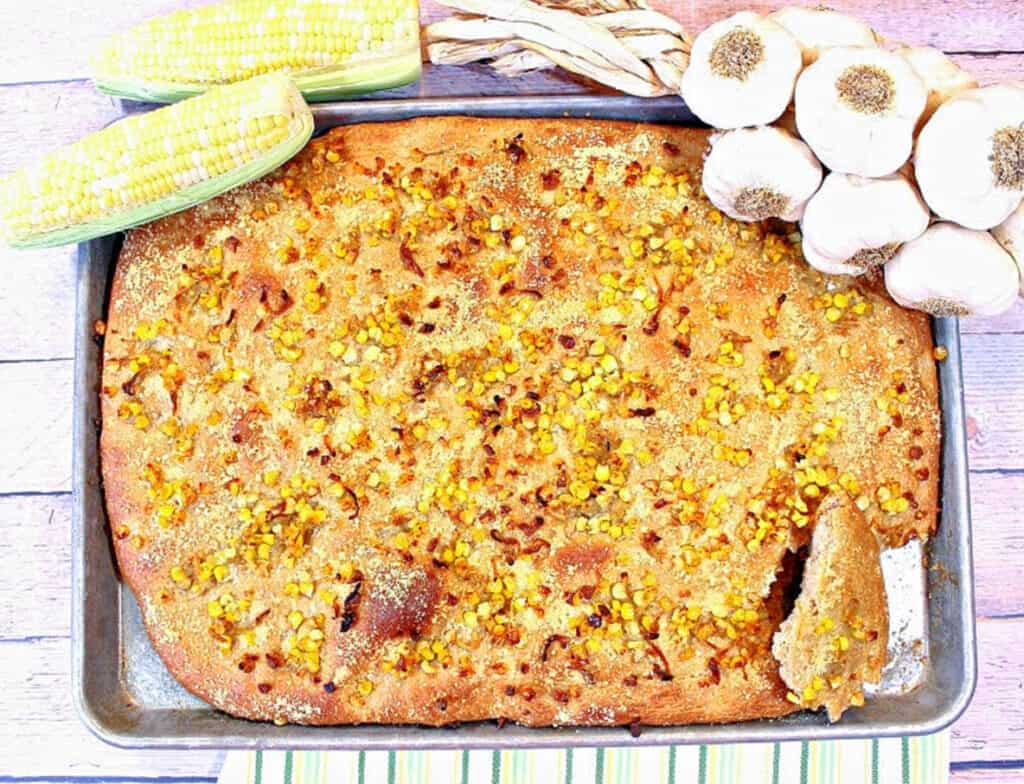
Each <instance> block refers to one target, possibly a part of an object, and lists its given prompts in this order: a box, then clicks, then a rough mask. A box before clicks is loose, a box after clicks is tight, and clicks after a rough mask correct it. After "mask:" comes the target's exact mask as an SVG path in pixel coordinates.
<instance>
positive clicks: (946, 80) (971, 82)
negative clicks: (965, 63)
mask: <svg viewBox="0 0 1024 784" xmlns="http://www.w3.org/2000/svg"><path fill="white" fill-rule="evenodd" d="M895 51H896V54H898V55H899V56H900V57H902V58H903V59H904V60H906V61H907V62H908V63H910V67H911V68H913V69H914V72H915V73H916V74H917V75H918V76H920V77H921V81H922V82H924V86H925V89H927V90H928V102H927V103H926V104H925V107H924V114H923V115H921V123H923V122H924V121H925V120H927V119H928V118H929V117H931V116H932V115H933V114H935V110H936V109H938V108H939V107H940V106H942V104H944V103H945V102H946V101H948V100H950V99H951V98H954V97H956V96H957V95H959V94H960V93H962V92H964V91H965V90H970V89H972V88H974V87H977V86H978V80H977V79H975V78H974V77H973V76H971V75H970V74H969V73H968V72H967V71H965V70H964V69H963V68H961V67H960V66H959V65H957V64H956V63H954V62H953V61H952V60H950V59H949V57H947V56H946V54H945V53H944V52H942V51H941V50H939V49H936V48H935V47H933V46H900V47H897V48H896V50H895ZM921 123H919V124H921Z"/></svg>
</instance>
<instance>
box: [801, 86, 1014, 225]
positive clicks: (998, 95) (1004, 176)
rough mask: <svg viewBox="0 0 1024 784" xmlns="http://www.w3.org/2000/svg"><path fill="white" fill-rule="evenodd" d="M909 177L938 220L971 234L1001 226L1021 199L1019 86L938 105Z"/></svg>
mask: <svg viewBox="0 0 1024 784" xmlns="http://www.w3.org/2000/svg"><path fill="white" fill-rule="evenodd" d="M812 146H813V145H812ZM914 173H915V175H916V176H917V184H918V186H919V187H920V188H921V195H922V196H924V200H925V201H926V202H928V206H929V207H931V208H932V210H933V211H934V212H935V213H936V214H937V215H938V216H939V217H941V218H944V219H945V220H949V221H953V222H954V223H959V224H960V225H961V226H966V227H968V228H970V229H991V228H992V227H993V226H997V225H999V224H1000V223H1002V222H1003V221H1004V220H1006V218H1007V217H1009V215H1010V213H1011V212H1013V211H1014V210H1015V209H1017V206H1018V205H1019V204H1020V203H1021V199H1022V198H1024V85H1021V84H996V85H992V86H990V87H979V88H976V89H973V90H967V91H965V92H962V93H960V94H959V95H958V96H956V97H955V98H953V99H952V100H950V101H947V102H946V103H944V104H942V106H940V107H939V108H938V109H937V110H936V112H935V114H933V115H932V117H931V119H930V120H928V122H927V123H925V126H924V128H922V129H921V133H920V135H919V136H918V137H917V149H916V151H915V153H914Z"/></svg>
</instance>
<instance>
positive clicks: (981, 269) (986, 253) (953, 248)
mask: <svg viewBox="0 0 1024 784" xmlns="http://www.w3.org/2000/svg"><path fill="white" fill-rule="evenodd" d="M885 287H886V288H887V289H888V290H889V294H890V295H891V296H892V298H893V299H894V300H896V302H898V303H899V304H900V305H902V306H903V307H905V308H914V309H915V310H923V311H925V312H926V313H931V314H932V315H933V316H996V315H998V314H1000V313H1002V312H1003V311H1005V310H1008V309H1009V308H1010V306H1012V305H1013V302H1014V300H1016V299H1017V294H1018V291H1019V289H1020V272H1019V271H1018V270H1017V265H1016V264H1015V263H1014V261H1013V259H1012V258H1010V254H1009V253H1007V252H1006V251H1005V250H1003V249H1002V247H1000V245H999V243H998V242H996V241H995V239H994V238H993V237H992V235H991V234H989V233H988V232H987V231H973V230H971V229H965V228H963V227H962V226H957V225H955V224H953V223H936V224H933V225H932V226H930V227H929V228H928V230H927V231H925V233H924V234H922V235H921V236H920V237H918V238H917V239H916V240H913V241H911V242H908V243H907V244H906V245H904V246H903V247H902V248H900V250H899V252H898V253H897V254H896V255H895V256H894V257H893V259H892V260H891V261H890V262H888V263H887V264H886V265H885Z"/></svg>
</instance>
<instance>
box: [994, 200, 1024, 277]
mask: <svg viewBox="0 0 1024 784" xmlns="http://www.w3.org/2000/svg"><path fill="white" fill-rule="evenodd" d="M992 236H993V237H995V238H996V242H998V243H999V244H1000V245H1002V246H1003V248H1004V249H1005V250H1006V252H1007V253H1009V254H1010V256H1012V257H1013V260H1014V261H1015V262H1016V263H1017V269H1018V271H1019V272H1020V295H1021V296H1022V297H1024V202H1022V203H1021V205H1020V206H1019V207H1018V208H1017V209H1016V210H1015V211H1014V212H1013V214H1012V215H1010V217H1009V218H1007V219H1006V220H1004V221H1003V222H1002V223H1000V224H999V225H998V226H996V227H995V228H994V229H992Z"/></svg>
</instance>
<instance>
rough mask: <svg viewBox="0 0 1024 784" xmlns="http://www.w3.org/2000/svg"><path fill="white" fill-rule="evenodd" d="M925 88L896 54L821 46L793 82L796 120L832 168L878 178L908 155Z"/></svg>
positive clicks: (826, 163)
mask: <svg viewBox="0 0 1024 784" xmlns="http://www.w3.org/2000/svg"><path fill="white" fill-rule="evenodd" d="M926 98H927V91H926V90H925V87H924V83H923V82H922V81H921V78H920V77H919V76H918V75H917V74H916V73H914V69H913V68H911V67H910V64H909V63H908V62H907V61H906V60H904V59H903V58H902V57H900V56H899V55H896V54H893V53H892V52H887V51H884V50H882V49H878V48H872V47H863V46H839V47H834V48H832V49H826V50H825V51H824V52H822V53H821V56H820V57H819V58H818V59H817V61H816V62H815V63H814V64H813V65H810V66H808V67H807V69H806V70H805V71H804V72H803V73H802V74H801V75H800V78H799V79H798V80H797V83H796V125H797V128H799V129H800V135H801V136H803V138H804V141H806V142H807V143H808V144H809V145H810V146H811V149H812V150H814V153H815V154H816V155H817V156H818V158H819V159H820V160H821V162H822V163H823V164H825V165H826V166H828V167H829V168H830V169H832V170H834V171H840V172H846V173H849V174H859V175H861V176H862V177H881V176H882V175H885V174H891V173H892V172H894V171H896V170H897V169H898V168H899V167H900V166H902V165H903V163H904V162H905V161H906V160H907V158H909V157H910V151H911V149H912V147H913V143H914V125H915V124H916V123H917V118H918V117H920V116H921V112H923V111H924V106H925V100H926Z"/></svg>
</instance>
